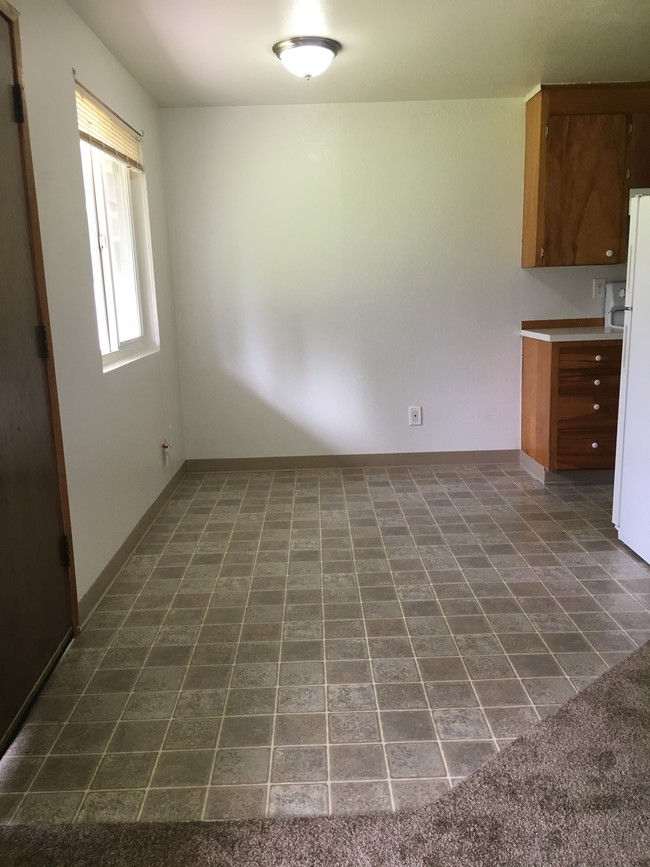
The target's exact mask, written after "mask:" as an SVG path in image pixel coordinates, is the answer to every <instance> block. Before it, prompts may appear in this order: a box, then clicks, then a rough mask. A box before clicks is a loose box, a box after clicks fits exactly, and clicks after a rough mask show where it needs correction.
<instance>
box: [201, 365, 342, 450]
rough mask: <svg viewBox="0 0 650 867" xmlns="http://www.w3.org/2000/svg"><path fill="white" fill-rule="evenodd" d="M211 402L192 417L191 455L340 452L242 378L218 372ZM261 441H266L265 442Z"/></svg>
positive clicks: (221, 371)
mask: <svg viewBox="0 0 650 867" xmlns="http://www.w3.org/2000/svg"><path fill="white" fill-rule="evenodd" d="M206 399H207V400H209V401H211V403H212V406H211V407H209V408H208V410H209V411H208V412H205V411H204V410H205V409H206V407H205V406H202V407H201V414H200V416H199V417H197V418H196V419H194V420H191V421H190V423H189V425H188V429H189V430H192V431H194V433H193V435H192V439H193V440H194V442H192V443H189V445H188V454H187V456H188V458H190V459H192V458H246V457H256V458H257V457H286V456H292V455H323V454H336V453H337V452H336V449H334V450H333V449H332V446H331V443H327V442H326V441H325V440H324V439H322V438H321V437H319V436H317V435H316V432H315V431H314V430H313V428H312V429H308V428H307V427H306V426H304V425H301V424H300V423H299V422H298V420H297V419H296V418H295V417H293V418H292V417H290V416H289V415H288V414H286V413H283V412H281V411H279V410H278V408H277V405H274V404H272V403H271V402H269V401H268V400H266V399H265V398H264V397H263V396H262V395H261V394H260V392H259V391H254V390H253V389H252V388H250V387H249V386H248V385H247V383H245V382H243V381H242V379H241V378H236V377H233V376H230V375H229V374H227V373H226V372H225V371H224V370H223V369H222V370H220V371H219V380H218V382H217V383H215V386H214V388H213V389H212V391H211V393H210V396H209V397H208V398H206ZM260 444H261V445H260Z"/></svg>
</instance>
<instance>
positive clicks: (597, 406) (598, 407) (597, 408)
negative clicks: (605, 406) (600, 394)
mask: <svg viewBox="0 0 650 867" xmlns="http://www.w3.org/2000/svg"><path fill="white" fill-rule="evenodd" d="M594 409H595V410H596V412H598V410H599V409H600V404H599V403H595V404H594Z"/></svg>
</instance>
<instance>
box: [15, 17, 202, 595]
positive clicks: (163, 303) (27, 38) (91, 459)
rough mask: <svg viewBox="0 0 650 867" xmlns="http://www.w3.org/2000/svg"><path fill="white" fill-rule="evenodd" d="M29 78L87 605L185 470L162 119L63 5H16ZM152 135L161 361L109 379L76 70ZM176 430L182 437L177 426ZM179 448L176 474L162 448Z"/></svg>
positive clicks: (150, 178) (148, 161)
mask: <svg viewBox="0 0 650 867" xmlns="http://www.w3.org/2000/svg"><path fill="white" fill-rule="evenodd" d="M12 2H13V3H14V5H15V6H16V7H17V8H18V10H19V11H20V12H21V17H20V28H21V36H22V48H23V60H24V76H25V89H26V102H27V111H28V116H29V125H30V133H31V140H32V152H33V158H34V168H35V174H36V191H37V197H38V207H39V212H40V223H41V232H42V238H43V249H44V259H45V274H46V280H47V291H48V298H49V305H50V315H51V321H52V340H53V347H54V358H55V363H56V370H57V382H58V390H59V400H60V404H61V415H62V426H63V440H64V449H65V459H66V466H67V474H68V489H69V495H70V506H71V513H72V527H73V544H74V551H75V565H76V571H77V584H78V592H79V596H80V597H82V596H83V595H84V594H85V593H86V591H87V590H88V588H89V587H90V585H91V584H92V582H93V581H94V580H95V579H96V578H97V576H98V575H99V573H100V572H101V570H102V569H103V568H104V566H105V565H106V564H107V562H108V561H109V560H110V558H111V557H112V556H113V555H114V554H115V552H116V551H117V549H118V548H119V547H120V545H121V544H122V543H123V542H124V540H125V539H126V537H127V536H128V534H129V533H130V531H131V530H132V529H133V527H134V526H135V524H136V523H137V521H138V520H139V519H140V518H141V517H142V515H143V514H144V512H145V511H146V510H147V508H148V507H149V506H150V505H151V504H152V502H153V501H154V500H155V498H156V497H157V496H158V494H159V493H160V492H161V491H162V489H163V488H164V486H165V484H166V483H167V482H168V480H169V479H170V478H171V477H172V475H173V474H174V472H175V471H176V470H177V469H178V468H179V466H180V465H181V464H182V462H183V461H184V457H185V455H184V446H183V439H182V426H181V424H182V423H181V417H180V398H179V388H178V376H177V360H176V359H177V355H176V346H175V336H174V324H173V304H172V297H171V284H170V272H169V256H168V233H167V222H166V214H165V201H164V195H163V184H162V177H161V160H160V153H159V133H158V109H157V107H156V106H155V104H154V103H153V102H152V100H151V99H150V98H149V97H148V96H147V94H146V93H145V92H144V91H143V90H142V88H141V87H140V86H139V85H138V84H137V83H136V82H135V81H134V80H133V79H132V78H131V77H130V76H129V75H128V74H127V73H126V71H125V70H124V69H123V67H122V66H121V65H120V64H119V63H118V62H117V61H116V60H115V58H114V57H113V56H112V55H111V54H109V52H108V51H107V49H106V48H105V47H104V46H103V44H102V43H101V42H100V41H99V40H98V39H97V38H96V37H95V36H94V34H93V33H92V32H91V31H90V30H89V29H88V28H87V27H86V26H85V25H84V24H83V23H82V22H81V20H80V19H79V18H78V17H77V16H76V14H75V13H73V12H72V10H71V9H70V7H68V6H67V5H66V4H65V3H64V2H62V0H12ZM73 67H74V68H75V69H76V70H77V75H78V77H79V79H80V80H81V81H82V82H83V83H84V84H85V85H86V86H87V87H88V88H89V89H90V90H91V91H93V92H94V93H95V94H97V95H98V96H99V97H101V99H103V100H104V101H105V102H106V103H107V104H108V105H110V106H111V107H112V108H114V110H115V111H117V112H118V113H119V114H121V115H122V116H123V117H125V118H126V119H128V120H129V121H130V122H131V123H132V124H133V125H134V126H136V127H138V128H143V129H144V131H145V137H144V142H143V151H144V161H145V166H146V172H147V186H148V194H149V209H150V214H151V230H152V243H153V255H154V270H155V279H156V287H157V295H158V313H159V319H160V330H161V351H160V353H159V354H156V355H153V356H149V357H148V358H144V359H141V360H139V361H137V362H134V363H132V364H129V365H127V366H125V367H122V368H120V369H118V370H114V371H111V372H109V373H106V374H104V373H103V372H102V363H101V356H100V353H99V344H98V339H97V325H96V319H95V310H94V301H93V292H92V272H91V264H90V252H89V242H88V228H87V223H86V216H85V210H84V201H83V182H82V174H81V162H80V154H79V139H78V132H77V128H76V114H75V100H74V82H73V78H72V68H73ZM170 424H171V425H173V428H172V431H171V434H169V431H168V427H169V425H170ZM168 434H169V435H170V439H172V440H173V445H174V448H173V450H172V451H171V461H170V465H169V467H167V468H164V467H163V466H162V460H161V443H162V441H163V439H164V438H165V436H167V435H168Z"/></svg>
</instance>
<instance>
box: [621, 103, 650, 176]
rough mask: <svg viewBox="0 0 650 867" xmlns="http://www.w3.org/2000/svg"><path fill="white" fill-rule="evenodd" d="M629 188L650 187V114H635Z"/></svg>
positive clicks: (629, 157) (629, 146) (631, 139)
mask: <svg viewBox="0 0 650 867" xmlns="http://www.w3.org/2000/svg"><path fill="white" fill-rule="evenodd" d="M626 162H627V171H628V173H629V178H628V187H630V188H632V189H637V188H639V187H644V188H645V187H650V114H633V115H632V126H631V132H630V136H629V141H628V151H627V160H626Z"/></svg>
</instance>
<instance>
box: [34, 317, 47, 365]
mask: <svg viewBox="0 0 650 867" xmlns="http://www.w3.org/2000/svg"><path fill="white" fill-rule="evenodd" d="M36 332H37V334H38V354H39V355H40V357H41V358H49V357H50V340H49V337H48V333H47V325H43V324H42V323H41V324H40V325H37V326H36Z"/></svg>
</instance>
